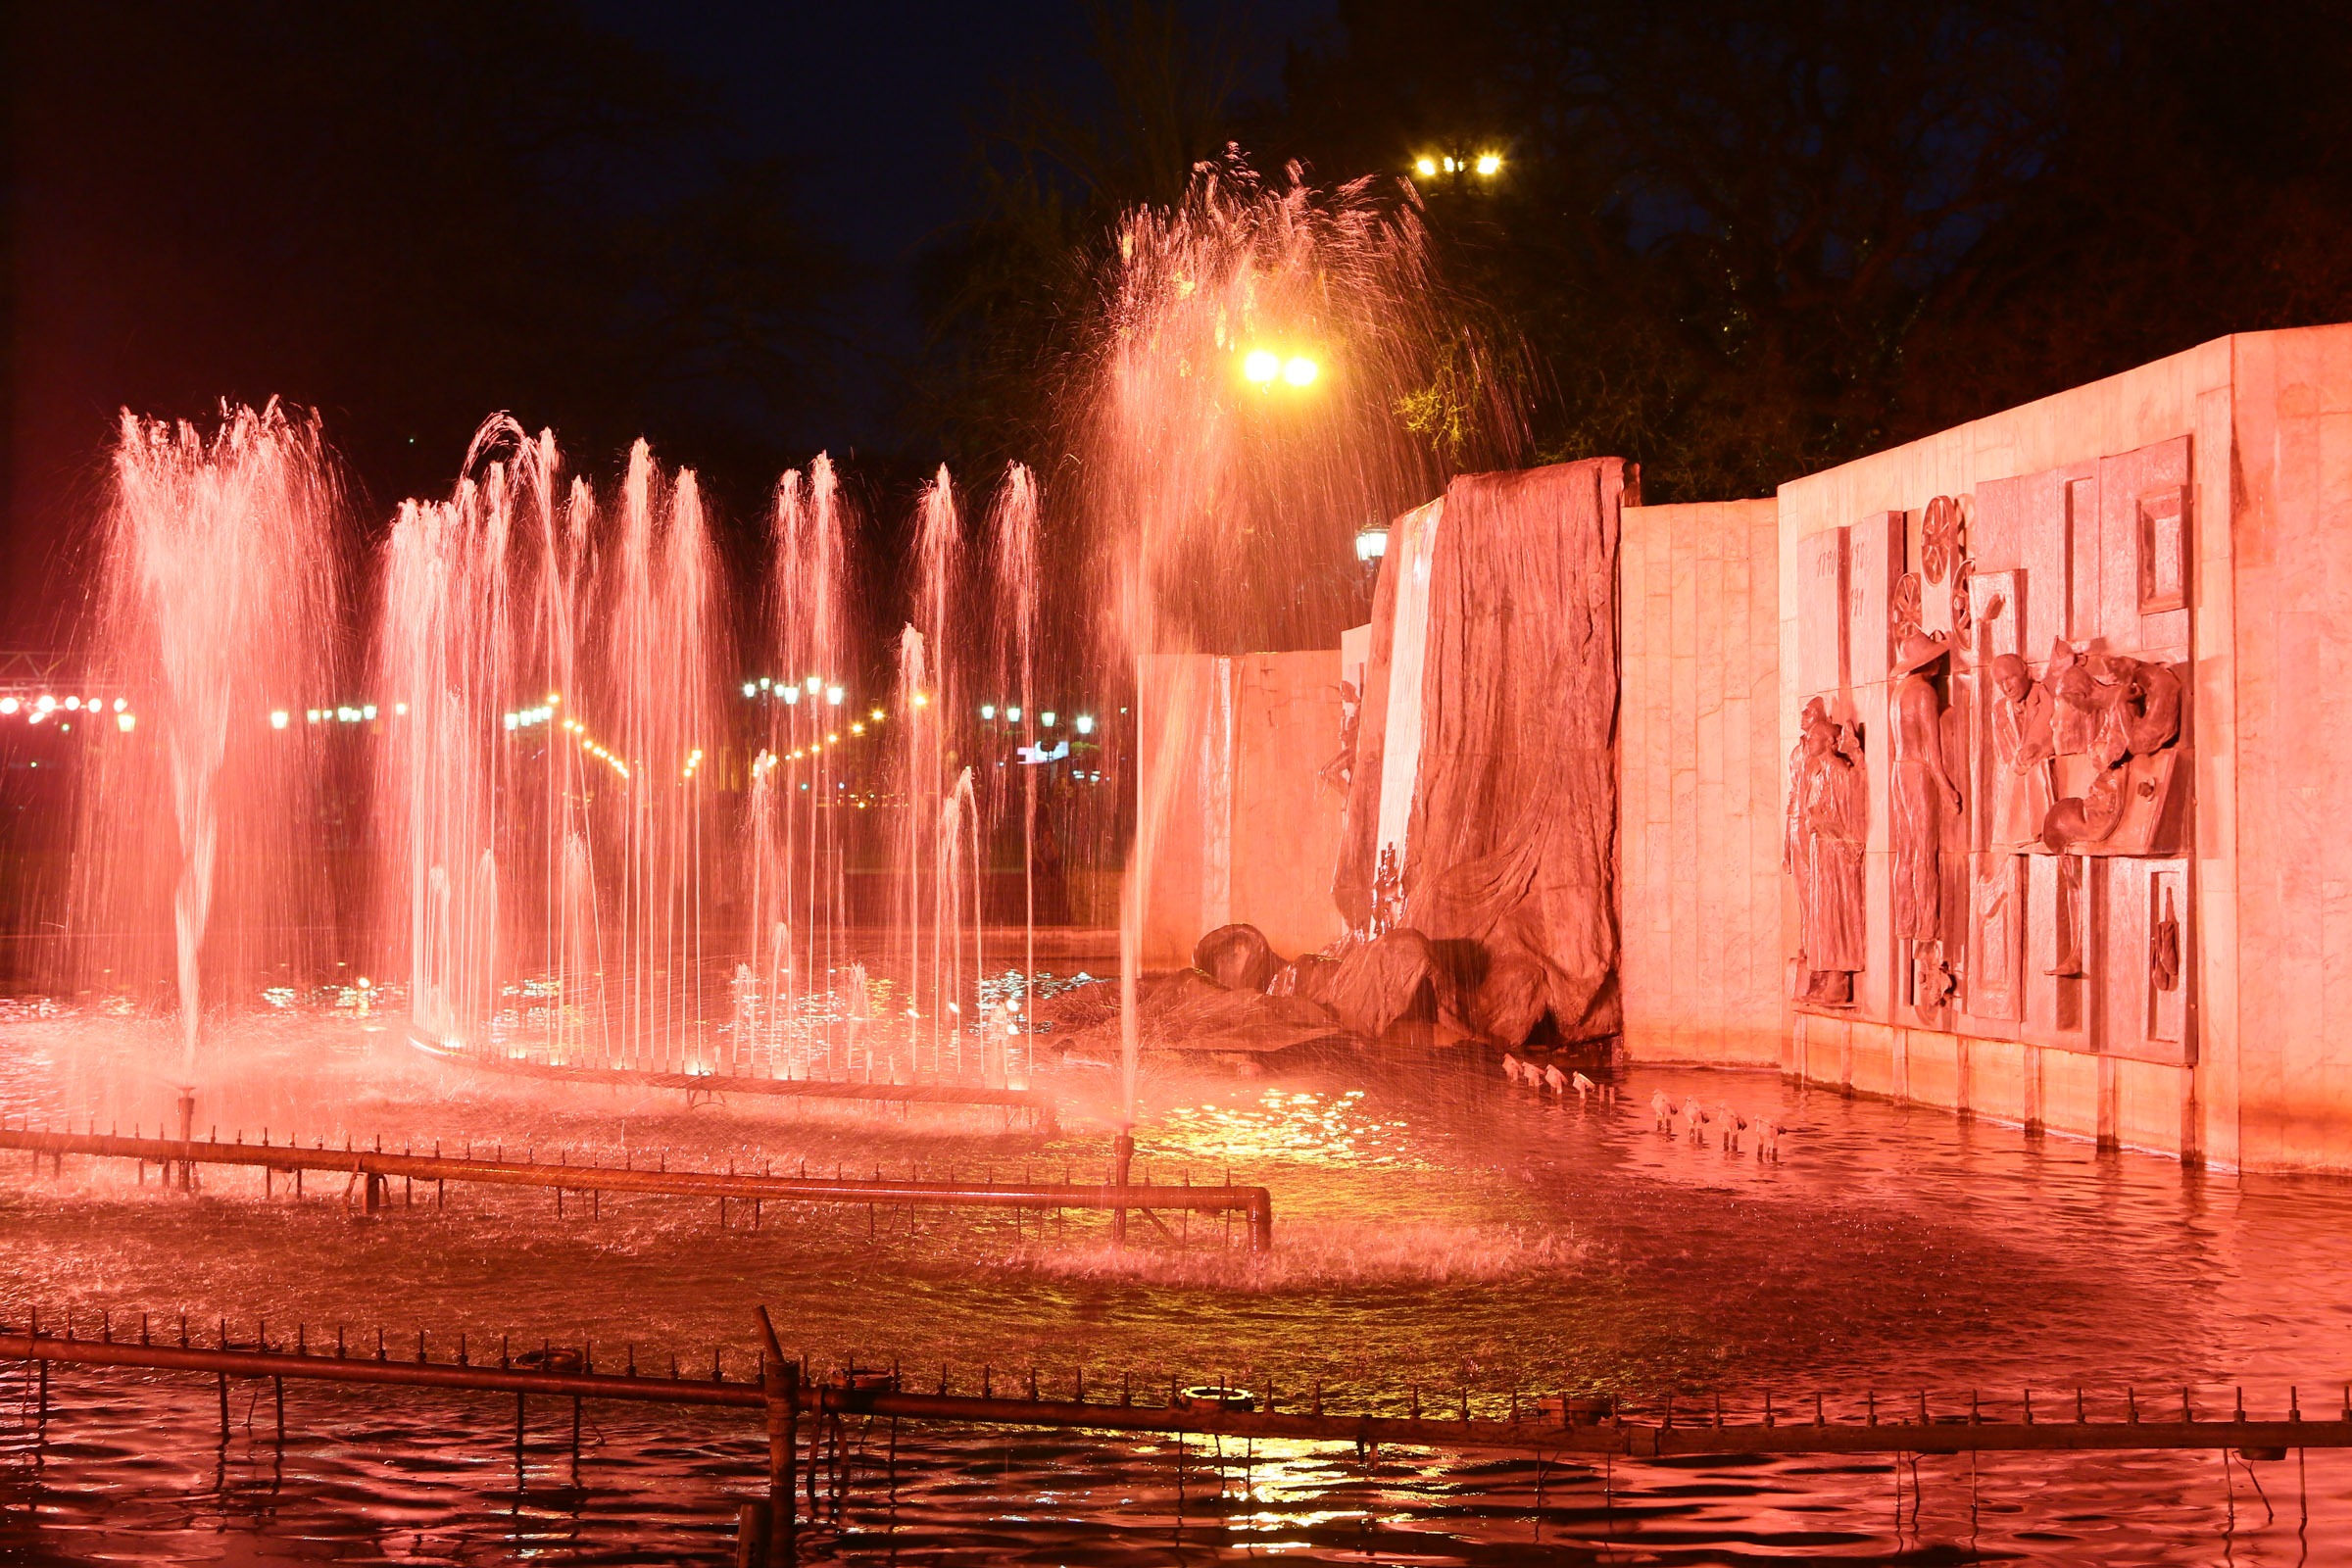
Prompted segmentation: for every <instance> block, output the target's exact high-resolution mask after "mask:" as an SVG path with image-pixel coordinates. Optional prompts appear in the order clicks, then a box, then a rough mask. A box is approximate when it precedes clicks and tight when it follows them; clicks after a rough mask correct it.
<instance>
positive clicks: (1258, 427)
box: [1071, 159, 1523, 1116]
mask: <svg viewBox="0 0 2352 1568" xmlns="http://www.w3.org/2000/svg"><path fill="white" fill-rule="evenodd" d="M1101 299H1102V305H1101V308H1100V310H1099V312H1098V313H1097V316H1096V318H1095V319H1094V321H1093V322H1092V330H1091V335H1090V337H1089V339H1088V343H1087V347H1086V350H1085V354H1084V359H1083V373H1081V374H1079V375H1077V376H1075V377H1073V389H1074V390H1073V398H1072V420H1071V422H1072V426H1073V445H1074V447H1075V449H1076V451H1077V455H1078V459H1079V461H1078V463H1077V465H1076V471H1077V472H1078V473H1079V474H1082V475H1083V476H1084V477H1083V479H1082V481H1081V483H1080V485H1079V487H1078V491H1079V493H1078V495H1077V496H1076V498H1075V505H1076V510H1077V511H1078V513H1079V515H1080V516H1081V518H1082V519H1083V521H1084V524H1085V526H1086V528H1087V530H1088V534H1089V538H1090V540H1091V544H1092V556H1093V562H1094V567H1095V571H1096V573H1097V585H1098V596H1099V602H1100V603H1101V604H1102V605H1103V609H1104V615H1103V622H1102V626H1101V632H1102V640H1103V644H1104V645H1105V647H1106V649H1107V651H1108V658H1107V660H1106V662H1107V663H1109V664H1110V665H1112V666H1113V667H1116V668H1118V669H1121V670H1122V671H1125V672H1128V673H1129V674H1132V673H1133V672H1134V671H1135V670H1136V668H1137V665H1136V659H1137V656H1139V655H1142V654H1149V653H1200V654H1240V653H1249V652H1253V651H1259V650H1279V649H1291V648H1316V647H1332V646H1336V644H1337V643H1338V641H1339V635H1340V632H1341V631H1342V630H1343V629H1344V628H1345V627H1346V626H1348V624H1350V623H1351V622H1352V621H1354V620H1355V619H1356V618H1357V617H1358V616H1359V615H1360V613H1362V610H1363V584H1362V580H1361V575H1360V572H1359V571H1358V570H1357V568H1356V564H1355V557H1354V548H1353V540H1354V535H1355V533H1356V531H1357V530H1358V529H1359V528H1361V527H1363V526H1365V525H1366V524H1369V523H1385V522H1386V521H1387V519H1388V518H1390V517H1391V516H1393V515H1396V514H1397V513H1398V512H1401V511H1402V510H1404V509H1405V508H1406V507H1408V506H1411V505H1414V504H1417V503H1419V502H1421V501H1425V500H1427V499H1428V498H1429V497H1430V496H1432V495H1434V494H1436V493H1438V491H1439V489H1440V488H1441V487H1442V485H1443V483H1444V481H1445V477H1446V472H1447V470H1448V468H1449V466H1454V465H1456V464H1464V463H1468V464H1478V465H1482V466H1483V465H1498V464H1502V463H1506V462H1508V461H1509V460H1510V459H1512V458H1513V457H1514V456H1515V455H1516V451H1517V448H1518V445H1519V443H1520V438H1521V432H1522V430H1523V424H1522V422H1521V421H1520V419H1519V417H1518V416H1517V411H1516V410H1515V408H1514V407H1513V406H1512V405H1511V402H1510V398H1509V394H1508V391H1507V383H1506V381H1505V379H1504V378H1502V377H1499V376H1497V375H1496V374H1495V364H1494V361H1493V358H1492V356H1491V355H1490V354H1489V353H1488V351H1487V350H1486V348H1485V347H1484V346H1483V345H1482V344H1481V343H1480V342H1479V341H1478V340H1477V339H1476V338H1475V337H1474V336H1473V335H1472V334H1470V333H1469V332H1467V331H1465V330H1464V329H1462V328H1461V327H1460V326H1459V325H1458V324H1457V323H1456V321H1455V319H1453V318H1452V317H1451V316H1449V314H1448V304H1447V295H1446V292H1445V290H1444V289H1443V288H1442V287H1441V286H1440V285H1439V281H1438V279H1437V277H1436V274H1435V272H1434V270H1433V269H1432V267H1431V264H1430V260H1429V255H1428V247H1427V244H1426V241H1425V236H1424V234H1423V230H1422V226H1421V222H1420V218H1419V213H1418V209H1417V202H1416V198H1414V197H1413V196H1412V194H1411V192H1410V189H1409V187H1402V186H1401V185H1400V186H1398V187H1396V188H1394V189H1391V190H1380V189H1376V188H1375V186H1374V184H1373V182H1372V181H1369V180H1362V181H1357V182H1355V183H1353V184H1349V185H1345V186H1342V187H1340V188H1338V189H1337V190H1333V191H1317V190H1314V189H1312V188H1311V187H1309V186H1308V185H1306V184H1305V183H1304V181H1303V179H1302V178H1301V177H1300V174H1299V171H1298V170H1297V169H1296V168H1295V167H1294V168H1293V169H1292V170H1291V171H1290V172H1289V177H1288V178H1287V180H1285V181H1282V182H1279V183H1277V182H1268V181H1265V180H1262V179H1260V178H1259V177H1258V176H1257V175H1256V174H1255V173H1254V172H1251V171H1250V169H1249V168H1248V167H1247V166H1246V165H1244V164H1242V163H1241V162H1240V161H1239V160H1238V159H1229V160H1226V161H1224V162H1221V163H1218V164H1213V165H1203V166H1202V167H1201V169H1200V170H1199V171H1198V172H1196V175H1195V178H1194V181H1193V184H1192V187H1191V189H1190V190H1189V191H1188V192H1187V194H1186V197H1185V199H1184V201H1183V202H1181V203H1180V204H1178V205H1177V206H1176V207H1174V208H1172V209H1166V210H1143V211H1139V212H1136V213H1134V214H1132V215H1131V216H1130V217H1129V218H1128V220H1127V221H1125V223H1124V224H1123V225H1122V226H1121V228H1120V231H1119V235H1118V241H1117V249H1116V254H1115V256H1113V257H1112V258H1110V259H1108V261H1107V262H1106V265H1105V267H1104V269H1103V278H1102V295H1101ZM1294 366H1296V367H1298V368H1297V369H1296V370H1294V369H1293V367H1294ZM1137 707H1138V709H1139V713H1138V716H1139V718H1142V717H1144V716H1145V714H1144V712H1143V710H1144V709H1145V708H1146V707H1148V705H1145V704H1142V703H1141V702H1140V701H1139V703H1138V704H1137ZM1155 744H1156V743H1155V740H1154V738H1153V737H1152V736H1150V735H1139V737H1138V747H1137V752H1138V755H1139V756H1144V757H1149V756H1151V755H1152V752H1153V750H1154V747H1155ZM1146 772H1147V774H1148V773H1150V772H1151V770H1150V769H1148V768H1147V769H1146ZM1163 782H1164V781H1163ZM1166 810H1167V801H1166V799H1165V798H1164V791H1154V790H1152V789H1149V788H1147V789H1146V790H1144V792H1143V793H1142V794H1141V796H1140V797H1139V799H1138V801H1137V825H1136V834H1135V840H1134V844H1133V848H1132V849H1131V852H1130V856H1129V860H1128V866H1127V875H1126V879H1125V885H1124V888H1123V892H1122V897H1121V905H1120V908H1121V914H1120V957H1121V964H1120V968H1121V1014H1122V1018H1123V1020H1124V1021H1123V1025H1122V1029H1123V1036H1124V1039H1123V1045H1124V1050H1123V1053H1122V1055H1123V1061H1124V1071H1123V1080H1124V1084H1125V1095H1126V1102H1127V1106H1128V1113H1129V1115H1130V1116H1132V1114H1133V1107H1134V1100H1135V1089H1136V1074H1137V1059H1136V1043H1137V1029H1136V1006H1135V1000H1136V999H1135V974H1136V970H1137V968H1138V967H1139V966H1140V964H1141V963H1142V962H1143V959H1144V954H1143V952H1142V944H1141V930H1142V921H1143V915H1144V911H1145V909H1146V908H1147V907H1149V904H1150V888H1149V877H1150V874H1151V865H1152V856H1153V854H1154V852H1155V849H1156V839H1157V836H1158V829H1159V826H1160V824H1161V822H1162V821H1163V820H1164V817H1165V813H1166Z"/></svg>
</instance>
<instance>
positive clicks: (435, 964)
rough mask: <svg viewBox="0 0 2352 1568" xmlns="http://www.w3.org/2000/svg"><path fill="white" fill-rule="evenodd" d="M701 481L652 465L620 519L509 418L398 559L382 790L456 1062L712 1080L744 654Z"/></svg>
mask: <svg viewBox="0 0 2352 1568" xmlns="http://www.w3.org/2000/svg"><path fill="white" fill-rule="evenodd" d="M719 623H720V615H719V608H718V604H717V585H716V576H715V568H714V564H713V559H712V550H711V540H710V536H709V529H708V526H707V523H706V521H705V519H704V516H703V511H702V506H701V500H700V495H699V493H698V490H697V487H696V485H695V481H694V477H693V475H692V473H691V472H681V473H680V474H679V475H678V476H677V478H676V479H675V480H674V481H671V480H668V479H665V478H664V476H663V475H662V473H661V471H660V469H659V468H658V467H657V466H655V465H654V463H653V460H652V455H651V453H650V452H649V451H648V450H647V448H646V447H645V445H644V443H642V442H640V443H638V445H637V447H636V448H635V449H634V450H633V451H632V453H631V454H630V462H629V468H628V471H627V474H626V476H625V478H624V480H623V482H622V485H621V488H620V493H619V496H618V498H617V504H616V505H614V506H613V507H610V508H601V509H600V508H599V507H598V505H597V504H596V500H595V497H594V495H593V494H592V492H591V491H590V490H589V489H588V488H587V486H585V485H584V484H580V483H576V482H575V483H573V484H572V485H570V486H569V488H568V490H565V489H564V486H563V482H562V480H561V477H560V474H559V460H558V455H557V452H556V448H555V443H554V440H553V438H552V436H549V435H546V434H542V435H541V436H539V437H538V438H536V439H532V438H530V437H528V436H526V434H525V433H524V432H523V430H522V428H521V426H519V425H518V424H516V423H515V421H514V420H512V419H510V418H507V417H503V416H502V417H497V418H494V419H492V420H490V421H489V422H488V423H486V424H485V425H484V426H483V427H482V430H481V432H480V433H479V434H477V436H476V437H475V440H474V443H473V446H472V448H471V449H470V450H469V451H468V453H467V454H466V464H465V467H464V470H463V472H462V475H461V478H460V480H459V483H458V485H457V487H456V488H455V490H454V491H453V492H452V495H451V498H450V499H449V500H448V501H446V502H430V503H424V502H411V503H409V504H407V505H405V506H404V507H403V508H402V509H401V513H400V515H399V518H398V520H397V521H396V522H395V524H394V527H393V530H392V536H391V540H390V542H389V544H388V545H387V547H386V560H385V564H384V602H383V610H382V622H381V625H380V627H379V629H378V634H377V645H376V670H377V678H378V683H379V684H380V685H382V686H384V687H385V688H386V689H387V690H388V691H389V692H390V693H391V694H392V695H393V697H394V702H393V712H392V715H391V716H390V718H389V721H388V722H389V729H390V732H391V734H390V739H391V744H390V745H389V746H387V747H386V748H385V749H384V753H383V758H384V760H383V768H382V776H381V778H380V779H379V781H378V790H379V802H378V817H379V823H380V827H379V835H380V840H381V844H382V860H381V864H382V866H383V880H384V884H385V887H386V892H387V897H388V898H389V900H390V901H391V902H392V903H393V904H394V905H396V906H397V907H398V909H399V911H400V912H401V913H402V914H403V915H405V919H395V920H388V921H387V922H386V925H387V927H388V928H389V929H391V930H394V931H397V932H399V933H401V940H400V941H399V942H398V943H397V944H396V946H395V950H394V951H393V952H392V954H391V955H390V956H391V957H393V958H394V959H396V960H399V961H404V962H405V963H406V964H407V966H408V968H409V972H410V976H411V1014H412V1021H413V1024H414V1026H415V1028H416V1030H417V1033H418V1034H419V1035H420V1036H421V1037H422V1038H424V1039H425V1040H427V1041H429V1042H430V1043H432V1044H434V1045H436V1046H442V1047H452V1046H454V1047H457V1048H461V1049H485V1048H489V1047H491V1046H493V1045H494V1044H497V1045H500V1046H502V1047H515V1046H518V1045H519V1044H520V1043H521V1042H523V1041H525V1040H527V1041H529V1042H530V1043H532V1044H534V1045H537V1046H539V1047H541V1048H543V1049H545V1050H547V1051H550V1052H552V1053H554V1054H558V1055H559V1056H560V1055H562V1054H565V1053H567V1052H570V1051H574V1050H578V1049H588V1048H593V1049H594V1050H595V1051H597V1052H599V1053H601V1054H605V1055H607V1056H609V1057H613V1058H615V1059H618V1060H624V1061H641V1062H650V1061H655V1060H662V1061H668V1060H672V1059H675V1058H678V1057H681V1056H685V1057H693V1058H697V1059H699V1058H700V1056H701V1054H702V1051H703V1048H704V1046H705V1045H706V1044H707V1042H706V1040H705V1037H704V1036H705V1025H706V1024H707V1023H708V1021H709V1019H708V1015H707V1010H706V1008H705V1006H704V1003H703V990H704V988H703V976H704V969H705V965H706V962H707V960H708V959H709V957H710V956H711V955H710V954H709V952H708V948H709V942H710V932H709V931H708V928H707V926H706V923H705V919H706V915H705V911H706V909H707V908H708V907H710V906H711V905H712V904H713V903H715V902H716V901H717V900H718V899H719V898H720V897H721V896H722V894H723V891H724V889H723V888H722V886H721V885H720V879H722V878H724V877H726V876H730V875H731V871H729V870H728V869H727V863H728V862H730V861H731V860H732V858H731V857H727V858H721V857H719V856H717V855H716V854H715V853H714V846H715V843H716V842H717V841H719V839H720V835H719V834H718V830H717V824H716V823H714V822H713V820H712V819H711V813H710V811H709V809H708V791H709V788H710V775H711V771H712V769H711V767H710V766H709V762H710V760H711V749H712V748H713V747H714V746H715V744H716V739H717V730H718V726H717V721H716V714H717V701H718V698H717V691H716V687H715V681H716V677H717V670H718V667H719V666H718V659H719V657H720V651H719V649H718V647H717V636H718V628H719Z"/></svg>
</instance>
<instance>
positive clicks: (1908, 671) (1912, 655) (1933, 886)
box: [1890, 632, 1960, 942]
mask: <svg viewBox="0 0 2352 1568" xmlns="http://www.w3.org/2000/svg"><path fill="white" fill-rule="evenodd" d="M1945 652H1946V648H1945V644H1944V642H1943V639H1942V638H1940V637H1931V636H1928V635H1926V634H1924V633H1920V632H1914V633H1912V634H1911V635H1910V636H1908V637H1905V638H1904V639H1903V643H1902V647H1901V648H1900V649H1899V650H1898V651H1897V653H1896V657H1895V668H1894V674H1895V677H1896V679H1895V687H1894V696H1893V699H1892V702H1891V704H1890V706H1891V707H1892V709H1893V719H1894V724H1893V728H1894V777H1893V783H1894V788H1893V792H1892V793H1893V797H1894V808H1893V809H1894V823H1893V826H1894V934H1895V935H1896V936H1897V937H1898V938H1903V939H1906V940H1910V941H1917V942H1934V941H1936V940H1938V939H1940V938H1941V937H1942V935H1943V924H1942V922H1943V877H1942V839H1943V813H1944V810H1945V809H1946V808H1947V807H1948V808H1949V809H1951V810H1954V811H1957V810H1959V809H1960V786H1959V785H1957V784H1955V783H1953V782H1952V777H1951V774H1950V773H1949V772H1947V771H1945V769H1944V765H1943V699H1942V697H1941V696H1940V695H1939V694H1938V693H1937V692H1936V683H1935V681H1934V680H1933V679H1931V678H1930V677H1929V676H1928V675H1927V674H1926V670H1927V669H1928V668H1929V667H1930V666H1931V665H1933V664H1934V663H1935V662H1936V661H1937V660H1939V659H1941V658H1943V656H1944V654H1945Z"/></svg>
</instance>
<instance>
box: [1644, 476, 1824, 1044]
mask: <svg viewBox="0 0 2352 1568" xmlns="http://www.w3.org/2000/svg"><path fill="white" fill-rule="evenodd" d="M1623 517H1624V537H1623V544H1622V548H1621V551H1620V555H1619V563H1620V581H1621V597H1620V603H1621V606H1622V612H1621V616H1622V618H1621V635H1622V642H1621V647H1622V653H1621V658H1622V662H1623V670H1624V677H1623V678H1624V691H1623V699H1622V705H1621V708H1620V717H1619V723H1620V726H1621V732H1620V737H1619V752H1618V755H1619V764H1620V768H1619V776H1620V790H1619V796H1618V800H1619V809H1620V821H1619V841H1620V852H1619V876H1620V882H1619V897H1618V907H1619V910H1620V918H1621V924H1622V926H1623V929H1624V953H1623V956H1622V957H1621V959H1620V968H1621V972H1622V974H1623V976H1624V987H1625V1050H1626V1054H1628V1055H1629V1056H1632V1057H1634V1058H1635V1059H1637V1060H1648V1061H1705V1062H1718V1063H1740V1064H1748V1065H1763V1064H1777V1063H1779V1062H1780V1060H1781V1058H1782V1053H1783V1045H1784V1042H1785V1041H1786V1040H1787V1038H1788V1034H1789V1023H1790V1018H1791V1013H1790V1008H1789V990H1788V985H1787V983H1786V981H1787V967H1788V963H1787V957H1786V955H1787V953H1788V951H1789V949H1788V935H1787V933H1785V932H1784V930H1783V924H1784V912H1783V902H1784V901H1783V897H1782V882H1783V880H1784V875H1785V873H1784V872H1783V870H1782V866H1781V841H1782V831H1781V791H1782V785H1783V778H1784V775H1785V773H1786V771H1787V769H1786V766H1785V760H1784V755H1783V747H1782V743H1781V723H1780V707H1781V692H1780V674H1779V672H1780V640H1781V616H1780V533H1779V521H1778V508H1777V506H1776V504H1775V503H1774V502H1771V501H1730V502H1718V503H1706V504H1700V505H1692V506H1672V507H1628V508H1626V509H1625V511H1624V514H1623Z"/></svg>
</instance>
